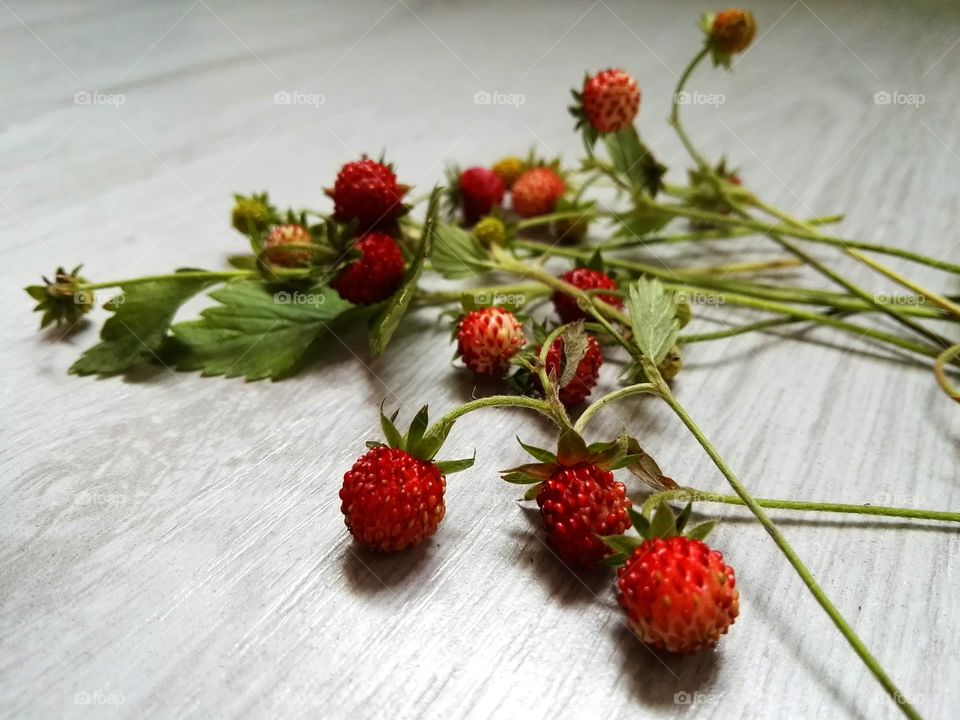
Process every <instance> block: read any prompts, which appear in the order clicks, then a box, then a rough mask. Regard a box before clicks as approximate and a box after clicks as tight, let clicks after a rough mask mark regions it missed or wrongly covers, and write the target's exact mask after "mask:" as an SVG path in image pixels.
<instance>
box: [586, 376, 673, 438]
mask: <svg viewBox="0 0 960 720" xmlns="http://www.w3.org/2000/svg"><path fill="white" fill-rule="evenodd" d="M649 394H654V395H657V394H659V393H658V392H657V388H656V386H655V385H654V384H653V383H637V384H636V385H628V386H627V387H625V388H620V389H619V390H614V391H613V392H612V393H609V394H607V395H604V396H603V397H602V398H600V399H599V400H596V401H594V402H592V403H591V404H590V405H588V406H587V409H586V410H584V411H583V414H582V415H581V416H580V417H579V418H578V419H577V423H576V425H574V426H573V427H574V430H576V431H577V432H578V433H582V432H583V430H584V428H586V426H587V423H589V422H590V420H591V419H592V418H593V416H594V415H596V414H597V413H598V412H599V411H600V410H601V408H603V407H604V406H605V405H608V404H610V403H612V402H615V401H617V400H622V399H623V398H626V397H632V396H634V395H649Z"/></svg>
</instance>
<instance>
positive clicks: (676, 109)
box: [670, 44, 710, 167]
mask: <svg viewBox="0 0 960 720" xmlns="http://www.w3.org/2000/svg"><path fill="white" fill-rule="evenodd" d="M709 53H710V45H709V44H705V45H704V46H703V49H702V50H701V51H700V52H699V53H697V54H696V55H695V56H694V57H693V60H691V61H690V64H689V65H687V67H686V69H685V70H684V71H683V74H682V75H680V79H679V80H678V81H677V87H676V88H675V89H674V91H673V98H671V108H670V124H671V125H673V128H674V130H676V131H677V135H678V136H679V137H680V141H681V142H682V143H683V146H684V147H685V148H686V149H687V152H688V153H689V154H690V157H691V158H693V161H694V162H695V163H696V164H697V165H699V166H700V167H709V166H708V164H707V161H706V160H704V159H703V156H702V155H701V154H700V153H699V152H697V149H696V148H695V147H694V146H693V142H692V141H691V140H690V138H689V136H688V135H687V131H686V130H684V129H683V123H682V122H680V103H679V102H677V101H678V99H679V98H680V93H682V92H683V88H684V87H685V86H686V84H687V81H688V80H689V79H690V76H691V75H692V74H693V71H694V70H696V69H697V65H699V64H700V63H701V61H702V60H703V59H704V58H705V57H706V56H707V55H708V54H709Z"/></svg>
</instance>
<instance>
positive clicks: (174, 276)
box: [77, 270, 303, 290]
mask: <svg viewBox="0 0 960 720" xmlns="http://www.w3.org/2000/svg"><path fill="white" fill-rule="evenodd" d="M297 274H303V271H299V272H298V273H297ZM259 276H260V273H258V272H257V271H256V270H223V271H220V272H216V271H207V270H186V271H184V272H178V273H169V274H167V275H145V276H143V277H138V278H129V279H127V280H113V281H111V282H101V283H82V284H80V285H78V286H77V287H79V288H80V289H81V290H103V289H105V288H112V287H119V286H121V285H126V286H129V285H142V284H143V283H148V282H159V281H163V280H200V279H209V280H233V279H235V278H243V277H259Z"/></svg>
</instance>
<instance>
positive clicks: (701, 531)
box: [686, 519, 720, 540]
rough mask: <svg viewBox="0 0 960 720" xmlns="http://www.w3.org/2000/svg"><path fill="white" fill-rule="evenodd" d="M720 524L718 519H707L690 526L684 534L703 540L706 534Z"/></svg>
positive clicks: (693, 538)
mask: <svg viewBox="0 0 960 720" xmlns="http://www.w3.org/2000/svg"><path fill="white" fill-rule="evenodd" d="M719 524H720V521H719V520H717V519H714V520H707V521H706V522H702V523H699V524H697V525H694V526H693V527H692V528H690V529H689V530H688V531H687V533H686V535H687V537H688V538H691V539H692V540H705V539H706V537H707V535H709V534H710V533H711V531H712V530H713V529H714V528H715V527H716V526H717V525H719Z"/></svg>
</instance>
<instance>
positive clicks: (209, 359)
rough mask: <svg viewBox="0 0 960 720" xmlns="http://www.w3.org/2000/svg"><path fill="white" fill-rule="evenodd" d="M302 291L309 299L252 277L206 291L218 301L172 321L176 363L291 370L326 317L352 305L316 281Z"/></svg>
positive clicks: (242, 371) (212, 369)
mask: <svg viewBox="0 0 960 720" xmlns="http://www.w3.org/2000/svg"><path fill="white" fill-rule="evenodd" d="M301 295H302V297H304V298H306V299H308V300H310V302H291V301H290V299H291V298H292V297H293V295H291V294H290V293H288V292H285V291H279V292H276V293H274V292H272V291H271V290H270V288H268V287H267V286H265V285H264V284H263V283H260V282H256V281H253V280H244V281H241V282H234V283H230V284H229V285H226V286H224V287H223V288H221V289H219V290H216V291H214V292H212V293H210V297H211V298H213V299H214V300H216V301H218V302H219V303H220V304H219V305H216V306H214V307H210V308H206V309H205V310H203V312H201V313H200V319H199V320H192V321H189V322H183V323H178V324H177V325H174V326H173V333H174V336H175V338H176V347H175V358H176V363H177V367H178V368H179V369H181V370H200V371H201V372H202V373H203V375H223V376H225V377H245V378H246V379H247V380H262V379H263V378H272V379H274V380H277V379H279V378H281V377H284V376H286V375H288V374H290V373H291V372H293V371H294V370H295V369H296V367H297V365H298V363H299V362H300V360H301V359H302V358H303V357H304V354H305V353H306V352H307V349H308V348H309V347H310V345H311V344H312V343H313V342H314V341H315V340H316V339H317V338H319V337H320V336H321V335H323V334H324V333H325V332H326V331H327V330H328V329H329V323H330V322H331V321H333V320H334V319H336V318H337V317H338V316H340V315H341V314H343V313H345V312H346V311H348V310H349V309H351V308H352V307H353V305H351V304H350V303H348V302H347V301H346V300H342V299H341V298H340V296H339V295H337V293H336V292H334V291H333V290H331V289H330V288H328V287H324V286H320V285H318V286H315V287H313V288H311V289H309V290H306V291H304V292H303V293H300V294H298V297H299V296H301Z"/></svg>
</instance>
